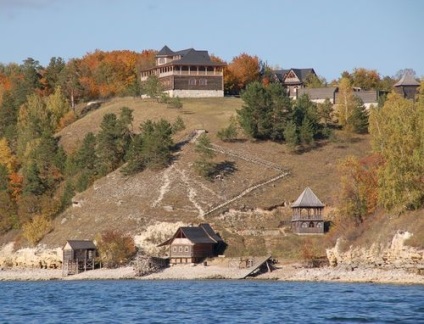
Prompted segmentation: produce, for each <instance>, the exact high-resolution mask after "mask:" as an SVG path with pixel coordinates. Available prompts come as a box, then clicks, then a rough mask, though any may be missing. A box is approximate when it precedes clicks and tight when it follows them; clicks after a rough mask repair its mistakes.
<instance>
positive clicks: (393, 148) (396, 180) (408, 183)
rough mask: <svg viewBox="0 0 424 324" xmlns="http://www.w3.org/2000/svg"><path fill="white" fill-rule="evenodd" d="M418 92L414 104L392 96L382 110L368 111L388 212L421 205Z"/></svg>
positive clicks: (422, 117) (423, 100)
mask: <svg viewBox="0 0 424 324" xmlns="http://www.w3.org/2000/svg"><path fill="white" fill-rule="evenodd" d="M423 84H424V83H423V82H422V83H421V85H423ZM420 89H421V90H420V93H419V99H418V101H417V102H416V103H414V102H413V101H411V100H407V99H405V98H403V97H402V96H400V95H399V94H397V93H391V94H389V96H388V99H387V100H386V102H385V104H384V106H383V107H382V108H374V109H372V110H371V115H370V134H371V143H372V147H373V150H374V152H376V153H379V154H381V155H382V156H383V159H384V165H383V166H382V167H381V168H380V169H379V173H378V177H379V182H378V187H379V199H380V202H381V204H382V205H383V206H384V207H386V208H388V209H393V208H395V207H396V208H401V209H415V208H419V207H421V206H422V205H423V204H424V181H423V174H424V144H423V143H424V87H423V86H421V88H420Z"/></svg>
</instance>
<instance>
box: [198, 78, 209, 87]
mask: <svg viewBox="0 0 424 324" xmlns="http://www.w3.org/2000/svg"><path fill="white" fill-rule="evenodd" d="M199 85H201V86H205V85H208V80H207V79H200V80H199Z"/></svg>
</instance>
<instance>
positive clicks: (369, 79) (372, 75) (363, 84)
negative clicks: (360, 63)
mask: <svg viewBox="0 0 424 324" xmlns="http://www.w3.org/2000/svg"><path fill="white" fill-rule="evenodd" d="M380 82H381V79H380V75H379V74H378V72H377V71H376V70H367V69H365V68H357V69H354V70H353V72H352V85H353V86H354V87H359V88H361V89H362V90H370V89H379V88H380Z"/></svg>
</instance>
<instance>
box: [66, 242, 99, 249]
mask: <svg viewBox="0 0 424 324" xmlns="http://www.w3.org/2000/svg"><path fill="white" fill-rule="evenodd" d="M66 242H67V244H69V246H70V247H71V248H72V249H73V250H95V249H96V246H95V245H94V242H93V241H88V240H68V241H66Z"/></svg>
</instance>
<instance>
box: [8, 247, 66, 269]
mask: <svg viewBox="0 0 424 324" xmlns="http://www.w3.org/2000/svg"><path fill="white" fill-rule="evenodd" d="M11 267H15V268H39V269H40V268H41V269H60V268H61V267H62V249H61V248H56V249H46V248H45V247H44V246H38V247H36V248H23V249H19V250H17V251H14V243H13V242H11V243H9V244H6V245H5V246H3V247H2V248H1V250H0V269H2V268H11Z"/></svg>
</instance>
